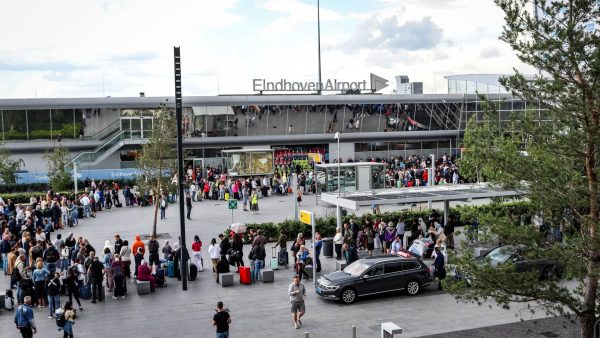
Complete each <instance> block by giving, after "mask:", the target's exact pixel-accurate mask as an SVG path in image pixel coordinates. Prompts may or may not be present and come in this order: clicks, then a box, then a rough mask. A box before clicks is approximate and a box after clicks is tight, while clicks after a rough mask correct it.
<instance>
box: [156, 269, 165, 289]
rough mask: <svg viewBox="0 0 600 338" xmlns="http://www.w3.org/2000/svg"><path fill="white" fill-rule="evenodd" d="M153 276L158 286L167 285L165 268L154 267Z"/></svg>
mask: <svg viewBox="0 0 600 338" xmlns="http://www.w3.org/2000/svg"><path fill="white" fill-rule="evenodd" d="M154 278H155V279H156V286H158V287H163V286H167V281H166V279H165V269H162V268H158V269H156V273H155V274H154Z"/></svg>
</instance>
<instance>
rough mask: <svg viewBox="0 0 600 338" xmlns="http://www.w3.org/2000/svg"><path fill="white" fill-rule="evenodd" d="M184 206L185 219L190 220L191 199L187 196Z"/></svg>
mask: <svg viewBox="0 0 600 338" xmlns="http://www.w3.org/2000/svg"><path fill="white" fill-rule="evenodd" d="M185 206H186V207H187V219H188V220H191V219H192V217H191V215H192V197H191V196H190V195H189V194H188V195H186V196H185Z"/></svg>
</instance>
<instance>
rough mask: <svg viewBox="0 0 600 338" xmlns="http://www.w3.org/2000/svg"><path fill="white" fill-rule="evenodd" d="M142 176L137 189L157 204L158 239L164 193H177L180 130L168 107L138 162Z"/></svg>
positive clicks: (156, 119) (157, 116) (162, 110)
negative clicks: (159, 210) (178, 134)
mask: <svg viewBox="0 0 600 338" xmlns="http://www.w3.org/2000/svg"><path fill="white" fill-rule="evenodd" d="M137 165H138V169H139V170H140V174H139V176H138V179H137V185H138V189H139V190H140V191H141V192H149V193H150V195H152V197H153V200H154V201H155V203H154V222H153V226H152V234H153V235H156V223H157V215H158V207H159V203H158V199H159V196H160V192H161V190H162V191H163V192H164V193H168V192H170V191H174V190H175V188H176V187H175V185H173V184H172V183H171V182H172V175H173V174H174V173H177V128H176V125H175V114H174V113H173V111H172V110H169V109H167V108H165V107H161V108H160V109H158V110H157V111H156V113H155V116H154V121H153V124H152V136H151V137H150V139H149V140H148V143H146V144H144V145H143V146H142V154H141V155H140V156H139V157H138V159H137Z"/></svg>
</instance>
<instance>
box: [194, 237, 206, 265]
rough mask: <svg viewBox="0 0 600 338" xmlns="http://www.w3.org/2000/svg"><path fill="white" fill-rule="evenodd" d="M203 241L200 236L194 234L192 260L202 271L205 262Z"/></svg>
mask: <svg viewBox="0 0 600 338" xmlns="http://www.w3.org/2000/svg"><path fill="white" fill-rule="evenodd" d="M202 261H203V259H202V241H201V240H200V236H198V235H195V236H194V242H192V262H193V263H194V265H196V269H197V270H198V271H199V272H201V271H204V264H202Z"/></svg>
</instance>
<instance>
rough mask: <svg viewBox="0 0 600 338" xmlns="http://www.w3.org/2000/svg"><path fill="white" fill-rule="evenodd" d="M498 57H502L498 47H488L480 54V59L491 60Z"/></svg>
mask: <svg viewBox="0 0 600 338" xmlns="http://www.w3.org/2000/svg"><path fill="white" fill-rule="evenodd" d="M498 56H500V50H498V48H496V47H486V48H484V49H482V50H481V52H480V53H479V57H481V58H482V59H490V58H495V57H498Z"/></svg>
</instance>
